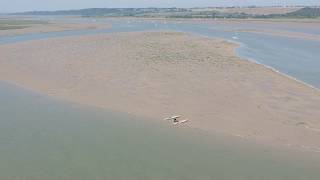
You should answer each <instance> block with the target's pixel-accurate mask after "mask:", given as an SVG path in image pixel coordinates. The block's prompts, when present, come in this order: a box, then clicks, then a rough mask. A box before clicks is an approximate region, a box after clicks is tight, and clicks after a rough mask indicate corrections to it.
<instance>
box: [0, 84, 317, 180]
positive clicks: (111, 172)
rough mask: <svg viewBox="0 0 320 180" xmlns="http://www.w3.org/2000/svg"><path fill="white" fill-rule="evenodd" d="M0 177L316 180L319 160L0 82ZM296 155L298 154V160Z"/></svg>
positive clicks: (6, 179)
mask: <svg viewBox="0 0 320 180" xmlns="http://www.w3.org/2000/svg"><path fill="white" fill-rule="evenodd" d="M0 115H1V117H0V179H3V180H43V179H45V180H62V179H68V180H88V179H95V180H102V179H104V180H105V179H114V180H121V179H123V180H124V179H131V180H141V179H149V180H164V179H166V180H188V179H190V180H194V179H197V180H213V179H217V180H223V179H226V180H257V179H259V180H263V179H272V180H302V179H308V180H318V179H319V177H320V172H319V169H320V160H319V159H317V160H315V159H311V157H310V158H309V157H308V158H302V157H301V158H299V157H296V156H294V155H292V156H291V155H286V153H285V152H282V151H279V152H278V151H276V150H271V149H269V148H262V147H256V146H254V145H250V144H248V143H246V142H241V141H240V142H238V141H239V140H238V139H234V140H230V141H229V140H225V139H224V138H221V137H213V136H206V135H205V134H201V133H200V132H197V131H194V130H188V129H185V128H173V127H172V126H170V125H169V124H167V123H166V122H163V121H160V122H154V121H148V120H141V119H139V118H137V117H132V116H128V115H119V114H116V113H111V112H107V111H102V110H98V109H94V108H91V107H83V106H79V105H75V104H68V103H63V102H60V101H57V100H52V99H49V98H47V97H45V96H42V95H39V94H36V93H33V92H29V91H26V90H23V89H20V88H17V87H15V86H12V85H9V84H6V83H0ZM301 159H302V160H301Z"/></svg>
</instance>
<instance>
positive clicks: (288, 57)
mask: <svg viewBox="0 0 320 180" xmlns="http://www.w3.org/2000/svg"><path fill="white" fill-rule="evenodd" d="M41 18H44V19H48V17H41ZM49 19H57V20H60V21H65V22H75V21H85V22H91V21H92V19H85V18H83V19H74V18H71V19H70V18H57V17H49ZM95 21H99V22H101V23H110V24H112V28H109V29H99V30H77V31H64V32H51V33H37V34H26V35H20V36H9V37H0V44H6V43H15V42H21V41H27V40H35V39H45V38H52V37H63V36H78V35H90V34H101V33H110V32H132V31H146V30H149V31H150V30H174V31H181V32H187V33H192V34H197V35H201V36H207V37H219V38H224V39H227V40H232V41H236V42H239V43H241V44H242V47H241V48H239V49H238V50H237V52H238V54H239V55H240V56H241V57H243V58H249V59H253V60H254V61H257V62H259V63H262V64H265V65H268V66H270V67H273V68H274V69H276V70H279V71H280V72H283V73H285V74H288V75H290V76H292V77H294V78H296V79H298V80H301V81H304V82H306V83H308V84H310V85H312V86H314V87H317V88H320V78H319V77H320V51H319V48H320V41H317V40H302V39H295V38H288V37H275V36H270V35H263V34H255V33H247V32H232V31H230V30H235V29H241V28H242V29H248V28H256V29H276V30H286V31H293V32H302V33H307V34H319V33H320V28H318V27H317V26H313V27H311V26H308V25H307V27H299V26H296V27H288V26H286V24H283V25H282V24H281V23H279V24H277V25H270V24H256V25H254V24H248V23H236V24H223V23H200V22H199V23H197V22H165V21H150V20H130V21H129V20H125V19H118V20H115V19H96V20H95Z"/></svg>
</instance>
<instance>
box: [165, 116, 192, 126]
mask: <svg viewBox="0 0 320 180" xmlns="http://www.w3.org/2000/svg"><path fill="white" fill-rule="evenodd" d="M179 118H181V116H172V117H168V118H165V119H164V120H167V121H173V124H174V125H177V124H183V123H186V122H188V121H189V120H188V119H183V120H178V119H179Z"/></svg>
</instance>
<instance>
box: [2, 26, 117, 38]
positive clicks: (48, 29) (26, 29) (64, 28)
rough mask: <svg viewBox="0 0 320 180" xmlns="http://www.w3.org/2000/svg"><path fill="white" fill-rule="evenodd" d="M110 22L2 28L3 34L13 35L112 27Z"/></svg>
mask: <svg viewBox="0 0 320 180" xmlns="http://www.w3.org/2000/svg"><path fill="white" fill-rule="evenodd" d="M21 26H25V25H21ZM110 27H111V25H110V24H99V23H62V22H48V23H43V24H41V23H38V24H31V25H27V26H26V27H23V28H21V29H20V28H17V29H8V30H1V31H0V37H1V36H13V35H22V34H30V33H44V32H59V31H69V30H81V29H100V28H110Z"/></svg>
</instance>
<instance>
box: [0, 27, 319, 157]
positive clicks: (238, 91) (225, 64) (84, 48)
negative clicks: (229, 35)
mask: <svg viewBox="0 0 320 180" xmlns="http://www.w3.org/2000/svg"><path fill="white" fill-rule="evenodd" d="M235 48H237V45H236V44H232V43H230V42H226V41H224V40H218V39H215V40H214V39H207V38H202V37H195V36H191V35H188V34H184V33H176V32H138V33H113V34H106V35H92V36H82V37H65V38H56V39H48V40H37V41H29V42H23V43H16V44H10V45H1V46H0V53H1V58H0V78H1V80H5V81H8V82H12V83H15V84H18V85H21V86H23V87H27V88H30V89H33V90H36V91H39V92H42V93H46V94H48V95H50V96H54V97H57V98H61V99H65V100H70V101H73V102H77V103H82V104H88V105H93V106H97V107H102V108H106V109H109V110H113V111H118V112H125V113H131V114H135V115H139V116H144V117H146V118H150V119H154V120H158V121H162V119H163V118H165V117H167V116H171V115H176V114H181V115H183V116H185V117H186V118H188V119H190V123H188V124H186V125H184V126H189V127H191V128H195V129H199V130H201V131H206V132H208V133H210V132H218V133H223V134H228V135H233V136H238V137H240V138H245V139H248V140H252V141H257V142H259V143H265V144H270V145H284V146H289V147H293V148H298V149H300V150H305V151H316V152H319V151H320V141H319V138H320V121H319V117H320V111H319V109H320V92H319V90H316V89H312V88H310V87H308V86H306V85H304V84H301V83H299V82H297V81H294V80H292V79H289V78H287V77H285V76H283V75H280V74H278V73H276V72H274V71H272V70H270V69H268V68H265V67H264V66H262V65H258V64H254V63H252V62H249V61H246V60H243V59H240V58H238V57H237V56H236V55H235Z"/></svg>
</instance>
